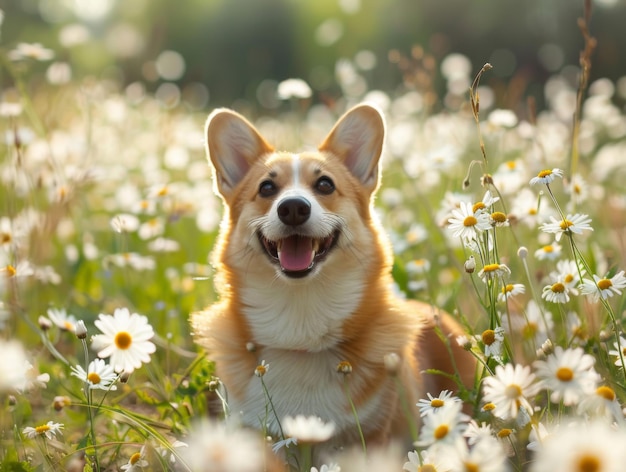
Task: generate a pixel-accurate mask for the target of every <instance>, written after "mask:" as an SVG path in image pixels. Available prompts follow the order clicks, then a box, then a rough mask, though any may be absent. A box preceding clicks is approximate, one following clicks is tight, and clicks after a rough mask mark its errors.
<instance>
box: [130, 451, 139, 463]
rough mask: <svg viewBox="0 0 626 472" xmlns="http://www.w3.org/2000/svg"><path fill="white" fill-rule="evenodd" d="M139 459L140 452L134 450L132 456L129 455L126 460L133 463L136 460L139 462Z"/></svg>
mask: <svg viewBox="0 0 626 472" xmlns="http://www.w3.org/2000/svg"><path fill="white" fill-rule="evenodd" d="M139 459H141V453H140V452H135V453H134V454H133V455H132V456H130V459H129V460H128V462H130V464H131V465H134V464H136V463H137V462H139Z"/></svg>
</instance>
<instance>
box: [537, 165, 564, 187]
mask: <svg viewBox="0 0 626 472" xmlns="http://www.w3.org/2000/svg"><path fill="white" fill-rule="evenodd" d="M557 177H559V178H561V177H563V171H562V170H561V169H557V168H554V169H552V170H550V169H546V170H542V171H541V172H539V173H538V174H537V177H533V178H532V179H530V185H537V184H544V185H547V184H550V183H552V182H553V181H554V179H555V178H557Z"/></svg>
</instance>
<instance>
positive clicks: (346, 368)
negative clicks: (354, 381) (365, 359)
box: [337, 361, 352, 374]
mask: <svg viewBox="0 0 626 472" xmlns="http://www.w3.org/2000/svg"><path fill="white" fill-rule="evenodd" d="M337 372H339V373H340V374H350V373H352V364H350V363H349V362H348V361H341V362H340V363H339V364H337Z"/></svg>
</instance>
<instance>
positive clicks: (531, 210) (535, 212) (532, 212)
mask: <svg viewBox="0 0 626 472" xmlns="http://www.w3.org/2000/svg"><path fill="white" fill-rule="evenodd" d="M528 214H529V215H536V214H537V209H536V208H531V209H530V210H528Z"/></svg>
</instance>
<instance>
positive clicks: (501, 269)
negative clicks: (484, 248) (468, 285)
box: [478, 263, 511, 283]
mask: <svg viewBox="0 0 626 472" xmlns="http://www.w3.org/2000/svg"><path fill="white" fill-rule="evenodd" d="M507 275H511V269H509V268H508V267H507V266H506V265H505V264H498V263H493V264H485V265H484V266H483V268H482V269H480V272H478V277H480V278H481V279H482V281H483V282H485V283H487V282H488V281H490V280H493V279H494V278H496V277H504V276H507Z"/></svg>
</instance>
